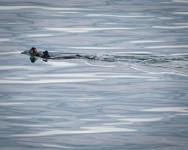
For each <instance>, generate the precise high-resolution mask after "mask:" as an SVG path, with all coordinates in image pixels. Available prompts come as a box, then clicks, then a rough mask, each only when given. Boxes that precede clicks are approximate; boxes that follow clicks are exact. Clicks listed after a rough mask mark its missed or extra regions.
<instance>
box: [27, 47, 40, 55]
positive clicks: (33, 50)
mask: <svg viewBox="0 0 188 150" xmlns="http://www.w3.org/2000/svg"><path fill="white" fill-rule="evenodd" d="M29 54H30V55H34V56H35V55H37V54H38V51H37V49H36V48H35V47H32V48H31V49H30V50H29Z"/></svg>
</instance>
